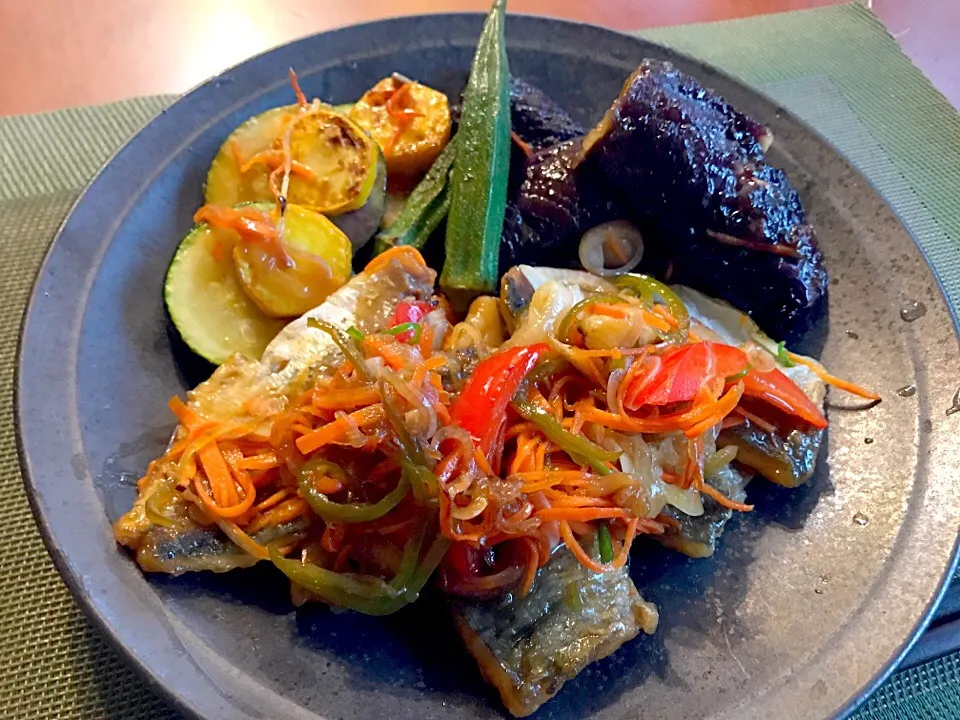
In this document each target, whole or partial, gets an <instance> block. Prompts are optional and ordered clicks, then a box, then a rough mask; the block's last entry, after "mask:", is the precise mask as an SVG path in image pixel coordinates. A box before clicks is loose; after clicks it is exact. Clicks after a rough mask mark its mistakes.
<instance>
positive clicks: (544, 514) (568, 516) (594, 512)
mask: <svg viewBox="0 0 960 720" xmlns="http://www.w3.org/2000/svg"><path fill="white" fill-rule="evenodd" d="M626 516H627V511H626V510H624V509H623V508H617V507H605V508H592V507H585V508H579V507H559V508H553V507H549V508H544V509H543V510H539V511H537V514H536V515H534V517H537V518H540V520H541V521H543V522H549V521H551V520H582V521H584V522H589V521H590V520H603V519H604V518H622V517H626Z"/></svg>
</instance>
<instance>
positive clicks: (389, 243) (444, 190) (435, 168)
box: [374, 140, 455, 255]
mask: <svg viewBox="0 0 960 720" xmlns="http://www.w3.org/2000/svg"><path fill="white" fill-rule="evenodd" d="M454 155H455V152H454V140H450V142H448V143H447V146H446V147H445V148H443V150H442V151H441V152H440V154H439V155H438V156H437V159H436V160H434V161H433V165H431V166H430V169H429V170H427V174H426V175H424V176H423V179H422V180H421V181H420V182H419V183H418V184H417V186H416V187H415V188H414V189H413V192H412V193H410V197H408V198H407V201H406V202H405V203H404V204H403V209H402V210H401V211H400V214H399V215H397V217H396V219H395V220H394V221H393V222H392V223H391V224H390V226H389V227H388V228H386V229H385V230H383V231H382V232H380V234H378V235H377V240H376V244H375V246H374V252H375V253H376V254H377V255H379V254H380V253H382V252H384V251H385V250H389V249H390V248H392V247H396V246H397V245H410V246H412V247H415V248H417V250H422V249H423V246H424V245H425V244H426V242H427V238H429V237H430V234H431V233H432V232H433V231H434V230H436V228H437V225H439V224H440V221H441V220H443V218H445V217H446V215H447V212H448V211H449V210H450V187H449V179H450V168H451V167H452V166H453V158H454Z"/></svg>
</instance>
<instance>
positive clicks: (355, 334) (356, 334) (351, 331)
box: [347, 325, 367, 342]
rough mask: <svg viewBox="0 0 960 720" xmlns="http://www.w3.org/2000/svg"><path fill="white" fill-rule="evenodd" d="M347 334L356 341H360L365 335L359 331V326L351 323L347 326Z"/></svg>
mask: <svg viewBox="0 0 960 720" xmlns="http://www.w3.org/2000/svg"><path fill="white" fill-rule="evenodd" d="M347 335H349V336H350V337H352V338H353V339H354V340H356V341H357V342H362V341H363V339H364V338H365V337H367V336H366V335H364V334H363V333H362V332H360V328H358V327H357V326H356V325H351V326H350V327H348V328H347Z"/></svg>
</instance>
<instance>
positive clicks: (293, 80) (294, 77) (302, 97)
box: [289, 68, 307, 107]
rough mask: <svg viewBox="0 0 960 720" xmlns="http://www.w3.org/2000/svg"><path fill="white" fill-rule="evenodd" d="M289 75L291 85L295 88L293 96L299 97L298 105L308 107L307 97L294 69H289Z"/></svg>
mask: <svg viewBox="0 0 960 720" xmlns="http://www.w3.org/2000/svg"><path fill="white" fill-rule="evenodd" d="M289 73H290V84H291V85H292V86H293V94H294V95H296V96H297V105H299V106H300V107H306V105H307V96H306V95H304V94H303V90H301V89H300V81H299V80H298V79H297V74H296V73H295V72H294V71H293V68H289Z"/></svg>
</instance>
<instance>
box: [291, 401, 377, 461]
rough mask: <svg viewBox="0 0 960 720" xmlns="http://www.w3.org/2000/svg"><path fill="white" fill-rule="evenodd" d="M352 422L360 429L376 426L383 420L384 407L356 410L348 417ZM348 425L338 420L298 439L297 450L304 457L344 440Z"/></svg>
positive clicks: (372, 406) (375, 406) (373, 406)
mask: <svg viewBox="0 0 960 720" xmlns="http://www.w3.org/2000/svg"><path fill="white" fill-rule="evenodd" d="M348 417H349V418H350V421H351V422H353V423H355V424H356V425H357V426H358V427H360V428H366V427H370V426H372V425H376V424H377V423H378V422H380V421H381V420H382V419H383V406H382V405H379V404H377V405H370V406H368V407H365V408H361V409H360V410H356V411H354V412H352V413H350V415H349V416H348ZM347 430H348V425H347V423H346V422H344V421H342V420H340V419H337V420H334V421H333V422H329V423H327V424H326V425H323V426H321V427H319V428H317V429H316V430H314V431H313V432H310V433H308V434H306V435H302V436H300V437H298V438H297V440H296V446H297V449H298V450H299V451H300V452H302V453H303V454H304V455H308V454H309V453H312V452H314V451H315V450H319V449H320V448H322V447H323V446H324V445H329V444H330V443H334V442H337V441H339V440H343V439H344V438H345V437H346V435H347Z"/></svg>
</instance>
